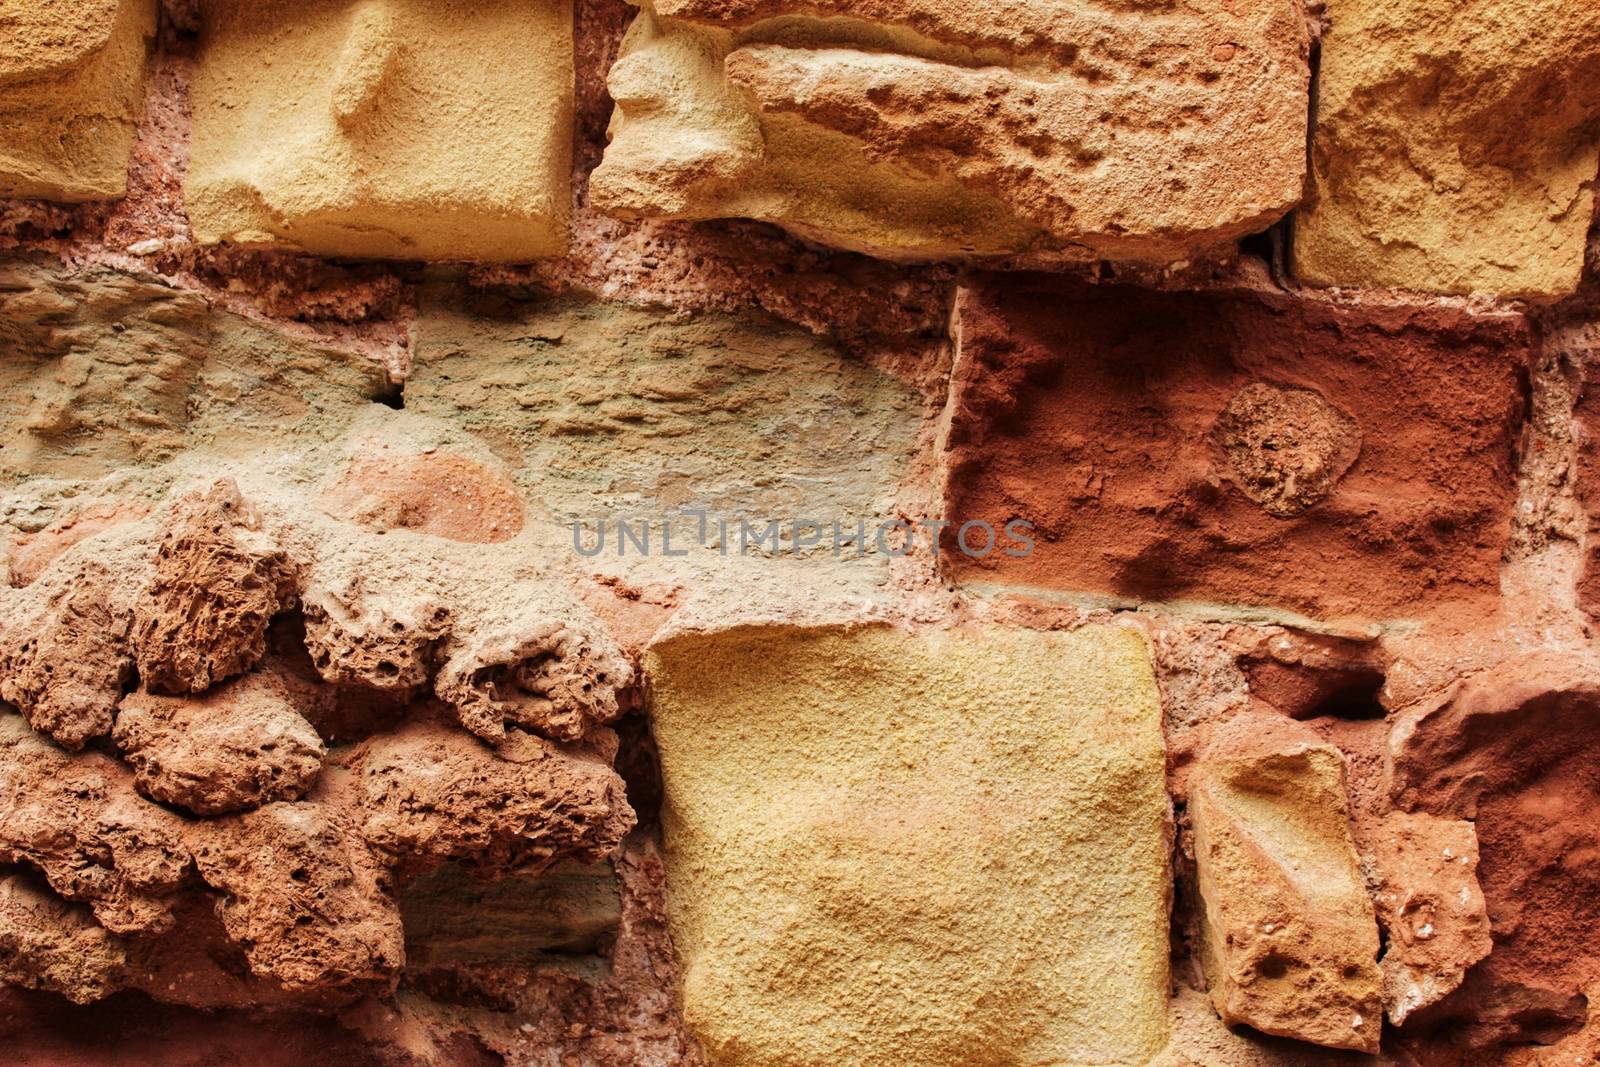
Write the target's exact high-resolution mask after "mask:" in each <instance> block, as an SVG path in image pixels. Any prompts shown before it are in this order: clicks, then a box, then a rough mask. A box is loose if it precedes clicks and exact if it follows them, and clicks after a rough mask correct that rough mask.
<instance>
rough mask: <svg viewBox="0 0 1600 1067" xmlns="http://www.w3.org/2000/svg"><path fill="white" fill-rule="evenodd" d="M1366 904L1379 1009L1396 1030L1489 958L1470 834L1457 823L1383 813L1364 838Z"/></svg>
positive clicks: (1474, 837)
mask: <svg viewBox="0 0 1600 1067" xmlns="http://www.w3.org/2000/svg"><path fill="white" fill-rule="evenodd" d="M1370 839H1371V845H1372V851H1373V855H1372V857H1371V860H1372V866H1373V869H1374V870H1375V872H1376V881H1377V885H1376V888H1375V890H1374V892H1373V895H1372V899H1373V902H1374V903H1375V904H1376V905H1377V911H1378V922H1379V923H1381V924H1382V925H1383V930H1384V934H1385V942H1386V944H1387V946H1388V947H1387V948H1386V949H1385V951H1384V954H1383V959H1382V960H1380V961H1379V963H1380V964H1381V965H1382V967H1383V1005H1384V1010H1385V1012H1387V1013H1388V1016H1389V1021H1390V1022H1392V1023H1394V1024H1395V1025H1396V1026H1400V1025H1402V1024H1403V1023H1404V1022H1405V1021H1406V1019H1408V1018H1409V1017H1410V1016H1411V1015H1412V1013H1414V1012H1416V1011H1418V1010H1420V1009H1422V1008H1426V1007H1429V1006H1430V1005H1433V1004H1437V1003H1438V1002H1439V1001H1440V1000H1442V999H1444V997H1445V996H1446V995H1448V994H1449V993H1451V992H1453V991H1454V990H1455V989H1456V988H1457V987H1458V986H1460V985H1461V980H1462V978H1463V977H1465V976H1466V972H1467V968H1469V967H1471V966H1472V965H1473V964H1475V963H1477V962H1478V961H1479V960H1481V959H1483V958H1484V957H1485V956H1487V955H1488V954H1489V950H1490V949H1491V948H1493V947H1494V942H1493V940H1492V939H1491V938H1490V936H1489V917H1488V915H1487V914H1486V913H1485V911H1484V902H1483V890H1482V889H1481V888H1480V887H1479V885H1478V836H1477V834H1476V833H1475V832H1474V831H1473V828H1472V824H1471V823H1470V822H1467V821H1465V820H1455V819H1440V818H1436V817H1434V816H1432V815H1424V814H1414V813H1408V812H1399V811H1397V812H1391V813H1390V814H1389V815H1388V816H1387V817H1386V818H1385V819H1384V821H1383V824H1382V825H1381V826H1380V827H1379V828H1378V830H1377V832H1376V833H1375V834H1373V835H1370Z"/></svg>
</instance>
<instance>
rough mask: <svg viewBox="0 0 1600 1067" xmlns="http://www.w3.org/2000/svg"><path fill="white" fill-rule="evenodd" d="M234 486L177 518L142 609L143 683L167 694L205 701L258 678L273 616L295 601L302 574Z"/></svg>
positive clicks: (138, 640)
mask: <svg viewBox="0 0 1600 1067" xmlns="http://www.w3.org/2000/svg"><path fill="white" fill-rule="evenodd" d="M260 525H261V522H260V517H259V516H258V515H257V514H256V511H255V509H254V507H252V506H251V505H250V503H249V502H248V501H246V500H245V499H244V498H243V497H242V496H240V495H239V488H238V486H237V485H235V484H234V483H233V482H232V481H231V480H226V481H220V482H217V483H216V484H214V485H213V486H211V488H209V489H207V490H204V491H196V492H192V493H190V494H188V495H186V496H184V497H182V498H180V499H179V500H178V501H177V502H176V503H175V504H174V505H173V506H172V510H171V511H170V512H169V513H168V515H167V517H166V520H165V524H164V526H163V534H162V539H161V545H160V548H159V549H158V550H157V553H156V560H155V577H154V579H153V580H152V583H151V586H150V588H149V589H148V590H147V591H146V594H145V597H144V598H143V599H142V600H141V601H140V602H139V604H138V607H137V608H136V610H135V622H134V634H133V639H134V647H135V650H136V654H137V658H138V666H139V679H140V681H141V682H143V683H144V685H145V687H146V688H147V689H149V690H151V691H153V692H157V693H179V694H182V693H200V692H203V691H205V690H206V689H208V688H210V687H211V686H212V685H214V684H216V683H217V682H220V681H222V680H224V679H226V678H231V677H233V676H234V675H236V674H240V673H242V672H244V671H247V670H249V669H250V668H251V667H252V666H254V665H255V663H256V662H257V661H258V660H259V659H260V658H261V656H262V654H263V653H265V652H266V648H267V642H266V636H267V626H268V624H269V623H271V621H272V617H273V616H274V615H276V614H278V612H280V611H282V610H284V609H286V608H288V607H290V606H291V605H292V604H293V603H294V599H295V593H296V585H297V581H298V577H299V568H298V567H297V566H296V565H295V564H294V562H293V561H291V560H290V559H289V557H288V556H287V554H285V553H284V551H283V550H282V549H281V548H279V547H278V545H277V544H276V543H275V542H273V541H272V540H271V538H269V537H267V536H266V535H264V534H262V533H261V532H260Z"/></svg>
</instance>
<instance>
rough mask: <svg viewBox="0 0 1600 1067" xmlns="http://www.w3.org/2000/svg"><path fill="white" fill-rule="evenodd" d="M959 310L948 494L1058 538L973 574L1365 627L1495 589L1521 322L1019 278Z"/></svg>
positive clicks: (964, 564)
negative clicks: (1265, 609)
mask: <svg viewBox="0 0 1600 1067" xmlns="http://www.w3.org/2000/svg"><path fill="white" fill-rule="evenodd" d="M959 315H960V327H959V338H960V351H959V352H958V354H957V357H956V366H955V370H954V372H953V375H954V379H955V381H954V384H953V386H952V406H951V415H950V422H949V428H948V430H947V440H948V451H949V455H948V459H947V479H948V487H947V491H946V503H945V512H946V514H947V515H949V516H951V517H953V518H959V519H960V520H962V521H966V520H977V519H982V520H986V521H988V522H989V523H991V524H992V525H993V526H994V528H995V529H997V530H998V529H1000V528H1002V527H1003V526H1004V525H1005V524H1006V523H1007V522H1009V521H1011V520H1012V519H1013V518H1022V519H1025V520H1027V521H1029V522H1031V523H1032V524H1033V526H1034V528H1035V530H1036V531H1037V533H1036V534H1035V539H1036V541H1037V545H1036V547H1035V549H1034V550H1033V552H1032V553H1031V554H1030V555H1028V556H1027V557H1026V558H1016V557H1013V556H1010V555H1007V553H1006V552H1005V551H1002V550H996V551H994V552H992V553H991V554H989V555H988V556H987V557H985V558H982V559H974V558H972V557H970V556H967V555H964V554H961V553H955V552H950V551H947V552H946V554H945V556H946V559H947V560H948V561H949V563H950V566H951V568H952V570H953V571H954V573H955V574H956V576H957V577H959V578H961V579H963V580H966V581H969V582H979V581H981V582H986V583H1003V584H1006V585H1025V586H1035V587H1043V588H1049V589H1064V590H1070V591H1072V592H1075V593H1083V594H1093V595H1097V596H1099V597H1104V598H1110V599H1113V600H1115V601H1118V602H1128V601H1140V600H1181V601H1192V602H1206V603H1210V604H1221V605H1240V606H1243V605H1266V606H1276V607H1279V608H1284V609H1288V610H1290V611H1294V612H1299V613H1302V614H1305V615H1311V616H1315V617H1318V618H1322V619H1340V618H1345V619H1353V620H1358V621H1359V620H1362V619H1373V618H1378V619H1382V618H1388V617H1394V616H1397V615H1398V616H1402V617H1403V616H1405V615H1407V614H1409V613H1415V612H1416V611H1418V610H1419V608H1420V607H1421V606H1422V604H1423V603H1424V602H1441V601H1446V602H1447V601H1449V600H1451V599H1457V598H1468V597H1483V596H1492V595H1493V593H1494V591H1495V589H1496V587H1497V584H1498V571H1499V562H1500V556H1501V553H1502V550H1503V549H1504V547H1505V544H1506V537H1507V532H1508V525H1509V521H1510V513H1511V510H1512V498H1513V494H1514V490H1515V485H1514V478H1513V459H1514V454H1513V450H1514V445H1515V442H1516V437H1517V433H1518V430H1519V423H1520V420H1521V418H1522V414H1523V410H1524V406H1523V395H1522V387H1521V385H1520V376H1521V373H1522V369H1523V365H1524V363H1525V361H1526V359H1527V345H1528V343H1529V340H1528V335H1527V333H1526V326H1525V325H1524V324H1523V323H1522V322H1521V321H1519V320H1518V319H1515V318H1512V317H1510V316H1506V315H1476V314H1471V313H1468V312H1464V311H1457V310H1453V309H1439V308H1429V307H1424V306H1415V307H1407V306H1399V307H1369V306H1341V305H1338V304H1331V303H1320V302H1311V301H1304V300H1290V299H1286V298H1283V297H1280V296H1271V295H1256V294H1232V293H1204V294H1200V293H1159V292H1151V291H1149V290H1141V289H1135V288H1131V287H1126V286H1099V287H1088V286H1082V285H1078V284H1074V283H1063V282H1059V281H1056V280H1053V279H1051V278H1049V277H1046V276H1024V277H1018V276H999V275H995V276H988V277H979V278H976V279H974V280H973V281H972V283H971V285H970V286H969V287H968V288H967V289H965V290H964V291H963V294H962V296H961V300H960V307H959ZM1264 390H1271V392H1270V393H1269V392H1266V391H1264ZM1308 394H1309V395H1308ZM1241 397H1244V398H1245V399H1243V400H1241ZM1268 397H1271V398H1272V399H1271V402H1270V403H1261V402H1260V401H1262V400H1264V399H1266V398H1268ZM1252 398H1253V399H1252ZM1246 409H1247V410H1246ZM1352 426H1353V428H1352ZM1241 431H1242V432H1241ZM1356 431H1359V432H1360V438H1359V456H1358V457H1357V458H1356V459H1355V461H1354V463H1353V464H1349V463H1347V462H1346V461H1347V460H1348V459H1349V455H1350V453H1351V452H1352V451H1354V450H1355V449H1356V447H1357V441H1356V440H1355V436H1354V435H1355V432H1356ZM1219 438H1220V439H1221V440H1219ZM1341 468H1343V476H1342V477H1335V475H1334V472H1335V471H1339V470H1341Z"/></svg>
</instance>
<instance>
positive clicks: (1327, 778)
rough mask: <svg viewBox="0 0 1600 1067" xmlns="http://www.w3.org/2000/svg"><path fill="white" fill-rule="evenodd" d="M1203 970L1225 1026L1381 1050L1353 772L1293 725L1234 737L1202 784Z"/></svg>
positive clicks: (1250, 728) (1244, 725)
mask: <svg viewBox="0 0 1600 1067" xmlns="http://www.w3.org/2000/svg"><path fill="white" fill-rule="evenodd" d="M1189 817H1190V819H1191V820H1192V821H1193V825H1194V850H1195V864H1196V870H1197V873H1198V875H1199V882H1200V895H1201V899H1202V901H1203V904H1204V913H1203V928H1204V944H1203V946H1202V958H1203V960H1204V962H1205V969H1206V977H1207V979H1208V981H1209V984H1210V987H1211V999H1212V1001H1213V1002H1214V1003H1215V1004H1216V1007H1217V1011H1218V1013H1220V1014H1221V1016H1222V1019H1223V1021H1224V1022H1226V1023H1229V1024H1233V1023H1244V1024H1247V1025H1249V1026H1253V1027H1255V1028H1256V1029H1257V1030H1260V1031H1262V1032H1263V1033H1267V1034H1277V1035H1280V1036H1283V1037H1293V1038H1298V1039H1300V1040H1302V1041H1309V1042H1312V1043H1314V1044H1318V1045H1327V1046H1330V1047H1333V1048H1348V1049H1356V1050H1359V1051H1363V1052H1369V1053H1370V1052H1376V1051H1377V1050H1378V1040H1379V1037H1380V1036H1381V1034H1382V1030H1383V1004H1382V1001H1381V999H1380V992H1381V983H1382V976H1381V974H1380V972H1379V969H1378V964H1377V957H1378V926H1377V922H1376V920H1375V919H1374V915H1373V907H1372V901H1371V899H1370V898H1369V897H1368V896H1367V890H1366V886H1365V884H1364V882H1363V879H1362V874H1361V868H1360V860H1359V857H1358V856H1357V855H1356V849H1355V843H1354V841H1353V840H1352V838H1351V834H1350V823H1349V815H1348V802H1347V800H1346V798H1345V791H1344V760H1343V758H1342V757H1341V756H1340V754H1339V750H1338V749H1336V748H1334V747H1333V746H1331V745H1325V744H1321V743H1320V742H1319V740H1318V738H1317V736H1316V734H1315V733H1313V732H1312V731H1311V730H1310V729H1309V728H1307V727H1305V726H1301V725H1299V724H1297V723H1295V722H1294V721H1293V720H1290V719H1280V718H1276V717H1265V716H1259V717H1258V716H1247V717H1243V718H1239V719H1235V720H1233V721H1231V722H1229V723H1228V724H1226V725H1225V726H1223V727H1222V728H1221V729H1220V730H1219V731H1218V733H1217V734H1216V736H1215V737H1213V739H1212V742H1211V744H1210V745H1209V746H1208V747H1207V749H1206V751H1205V753H1204V755H1203V757H1202V760H1201V763H1200V765H1199V767H1197V768H1196V770H1195V773H1194V777H1193V779H1192V780H1191V786H1190V797H1189Z"/></svg>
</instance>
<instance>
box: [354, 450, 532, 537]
mask: <svg viewBox="0 0 1600 1067" xmlns="http://www.w3.org/2000/svg"><path fill="white" fill-rule="evenodd" d="M328 503H329V505H330V507H332V508H333V509H334V510H335V511H336V512H338V513H339V514H342V515H345V516H348V517H350V518H352V519H354V520H356V521H357V522H362V523H365V524H367V525H369V526H373V527H376V528H377V529H381V530H394V529H399V530H416V531H417V532H418V533H425V534H428V535H429V536H431V537H448V538H449V539H450V540H452V541H466V542H468V543H471V544H485V543H490V542H499V541H509V540H511V539H512V538H513V537H516V536H517V534H518V533H520V532H521V531H522V523H523V504H522V501H521V499H520V498H519V497H518V496H517V488H516V486H515V485H513V484H512V483H511V479H510V478H509V477H507V476H506V474H505V472H504V471H503V470H500V469H498V468H495V467H490V466H488V465H486V464H484V463H480V462H478V461H476V460H474V459H472V458H471V457H468V456H462V455H457V454H455V453H450V452H441V451H439V450H438V449H435V448H430V449H428V450H427V451H424V452H411V451H408V450H406V449H405V448H404V447H397V446H393V445H391V444H390V443H389V442H386V441H372V442H365V441H364V442H361V443H360V444H359V445H358V446H357V449H356V451H355V454H354V455H352V456H351V459H350V463H349V466H347V467H346V468H345V469H344V471H343V472H342V473H341V474H340V476H339V480H338V481H337V482H336V483H334V485H333V486H332V488H331V489H330V490H329V493H328Z"/></svg>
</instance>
